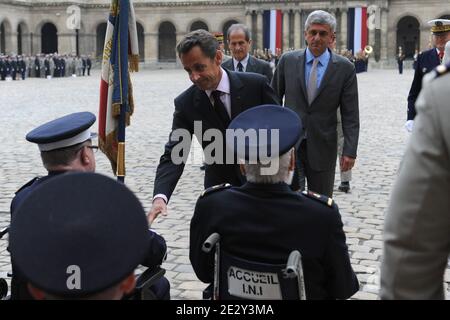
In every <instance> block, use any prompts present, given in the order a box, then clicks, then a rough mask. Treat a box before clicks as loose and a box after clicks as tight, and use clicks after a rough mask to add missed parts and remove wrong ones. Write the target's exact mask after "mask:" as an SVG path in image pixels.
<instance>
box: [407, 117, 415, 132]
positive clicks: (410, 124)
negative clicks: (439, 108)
mask: <svg viewBox="0 0 450 320" xmlns="http://www.w3.org/2000/svg"><path fill="white" fill-rule="evenodd" d="M413 126H414V120H408V121H406V123H405V128H406V130H408V132H412V129H413Z"/></svg>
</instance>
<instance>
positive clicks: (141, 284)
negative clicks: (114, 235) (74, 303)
mask: <svg viewBox="0 0 450 320" xmlns="http://www.w3.org/2000/svg"><path fill="white" fill-rule="evenodd" d="M8 230H9V228H8V227H7V228H5V229H3V230H2V231H0V239H1V238H2V237H3V236H4V235H6V234H7V233H8ZM165 273H166V270H165V269H164V268H161V267H160V266H157V267H155V268H152V269H150V268H147V269H146V270H145V271H144V272H142V273H141V274H139V275H137V276H136V287H135V289H134V291H133V292H132V293H131V294H129V295H127V296H125V297H124V298H123V299H122V300H157V297H156V295H155V293H154V292H153V291H152V290H151V287H152V286H153V285H154V284H155V283H156V282H157V281H158V280H159V279H160V278H162V277H163V276H164V274H165ZM7 276H8V278H12V273H8V275H7ZM0 300H15V299H14V297H12V296H10V295H8V283H7V281H6V280H5V279H3V278H0Z"/></svg>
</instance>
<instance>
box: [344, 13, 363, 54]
mask: <svg viewBox="0 0 450 320" xmlns="http://www.w3.org/2000/svg"><path fill="white" fill-rule="evenodd" d="M367 29H368V28H367V7H361V8H350V9H349V10H348V21H347V32H348V34H347V48H348V49H349V50H352V53H353V55H356V54H357V53H358V52H359V51H361V50H364V47H365V46H366V45H367V34H368V32H367Z"/></svg>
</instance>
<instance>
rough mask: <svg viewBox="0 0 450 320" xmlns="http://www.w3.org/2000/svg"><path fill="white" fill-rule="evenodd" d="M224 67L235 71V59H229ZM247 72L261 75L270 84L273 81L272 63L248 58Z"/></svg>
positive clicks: (224, 63) (223, 64) (251, 57)
mask: <svg viewBox="0 0 450 320" xmlns="http://www.w3.org/2000/svg"><path fill="white" fill-rule="evenodd" d="M222 67H223V68H225V69H228V70H231V71H235V70H234V62H233V59H228V60H226V61H225V62H223V63H222ZM245 72H254V73H259V74H262V75H263V76H266V78H267V80H268V81H269V82H270V81H272V77H273V71H272V67H271V66H270V63H268V62H266V61H264V60H261V59H258V58H255V57H253V56H249V57H248V62H247V68H246V69H245Z"/></svg>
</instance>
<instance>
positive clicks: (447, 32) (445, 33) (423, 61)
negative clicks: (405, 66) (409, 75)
mask: <svg viewBox="0 0 450 320" xmlns="http://www.w3.org/2000/svg"><path fill="white" fill-rule="evenodd" d="M428 24H430V25H431V26H432V27H431V33H432V41H433V45H434V48H432V49H430V50H427V51H424V52H422V53H421V54H419V56H418V57H417V65H416V69H415V72H414V79H413V82H412V85H411V89H410V90H409V95H408V114H407V121H406V123H405V128H406V130H408V131H409V132H411V131H412V128H413V125H414V117H415V116H416V107H415V104H416V100H417V97H418V96H419V93H420V90H421V89H422V78H423V76H424V75H425V74H426V73H428V72H430V71H431V70H433V69H434V68H436V67H437V66H438V65H440V64H441V62H442V59H443V57H444V49H445V44H446V43H447V41H450V20H447V19H435V20H431V21H429V22H428Z"/></svg>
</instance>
